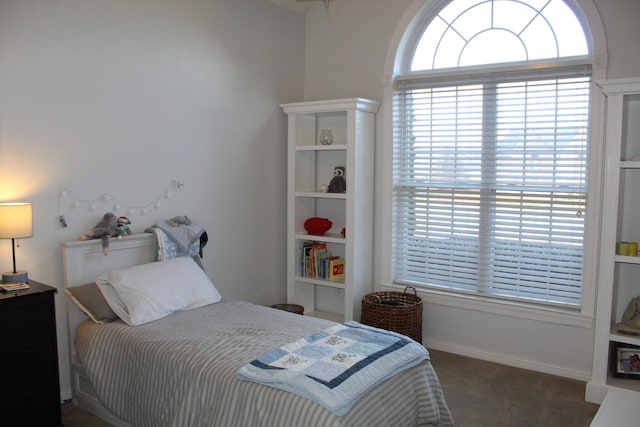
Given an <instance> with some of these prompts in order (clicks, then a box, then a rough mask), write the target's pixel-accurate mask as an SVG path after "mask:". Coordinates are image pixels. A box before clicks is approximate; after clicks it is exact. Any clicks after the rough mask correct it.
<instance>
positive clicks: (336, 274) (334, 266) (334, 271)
mask: <svg viewBox="0 0 640 427" xmlns="http://www.w3.org/2000/svg"><path fill="white" fill-rule="evenodd" d="M342 279H344V260H343V259H342V258H340V257H336V258H334V259H331V260H329V280H342Z"/></svg>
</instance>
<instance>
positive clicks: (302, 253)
mask: <svg viewBox="0 0 640 427" xmlns="http://www.w3.org/2000/svg"><path fill="white" fill-rule="evenodd" d="M281 107H282V109H283V111H284V112H285V113H286V114H287V118H288V154H287V164H288V170H287V177H288V179H287V302H288V303H289V304H299V305H302V306H304V308H305V315H311V316H315V317H321V318H324V319H330V320H334V321H339V322H344V321H348V320H359V318H360V310H361V301H362V296H364V295H365V294H367V293H369V292H371V290H372V246H373V214H372V212H373V143H374V130H375V114H376V112H377V110H378V104H377V103H376V102H374V101H370V100H367V99H362V98H352V99H338V100H328V101H316V102H299V103H293V104H283V105H281ZM321 130H330V131H331V133H332V134H333V143H332V144H331V145H321V144H320V143H319V142H318V137H319V135H320V131H321ZM336 167H344V168H345V176H344V178H345V180H346V191H345V192H344V193H334V192H328V191H326V190H327V188H328V186H329V184H330V183H331V180H332V178H333V173H334V169H335V168H336ZM312 217H320V218H327V219H329V220H330V221H331V222H332V227H331V229H330V230H329V231H328V232H327V233H325V234H324V235H323V236H313V235H309V234H307V233H306V231H305V230H304V222H305V221H306V220H307V219H309V218H312ZM342 229H345V235H344V237H343V236H342V234H341V230H342ZM311 243H316V244H321V245H322V249H321V250H320V251H319V252H316V255H314V256H313V257H311V255H310V252H311V251H310V248H309V246H310V244H311ZM324 251H326V252H324ZM317 254H320V255H317ZM311 259H313V260H314V261H313V262H314V264H312V267H311V268H309V264H310V263H311V261H310V260H311ZM332 259H338V261H342V262H343V265H342V269H343V272H344V278H342V279H337V280H325V279H322V278H321V277H323V275H324V274H327V273H328V271H333V270H332V268H331V267H328V266H329V265H330V264H329V261H331V260H332ZM336 264H337V268H338V269H339V268H340V267H339V265H340V262H336V263H332V264H331V265H334V266H335V265H336ZM318 265H320V266H321V267H320V268H319V269H318ZM310 272H311V273H310ZM314 275H316V276H314ZM310 276H311V277H310ZM326 277H328V274H327V276H326ZM338 277H339V276H338Z"/></svg>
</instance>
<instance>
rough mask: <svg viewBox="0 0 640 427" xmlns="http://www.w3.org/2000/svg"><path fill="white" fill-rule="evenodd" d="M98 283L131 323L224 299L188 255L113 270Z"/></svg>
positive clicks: (159, 317) (115, 309) (119, 311)
mask: <svg viewBox="0 0 640 427" xmlns="http://www.w3.org/2000/svg"><path fill="white" fill-rule="evenodd" d="M96 283H97V284H98V287H99V288H100V291H101V292H102V294H103V295H104V298H105V299H106V300H107V303H108V304H109V306H110V307H111V309H112V310H113V311H114V312H115V313H116V314H117V315H118V317H120V319H122V320H123V321H124V322H126V323H128V324H129V325H132V326H135V325H141V324H143V323H147V322H151V321H152V320H157V319H161V318H163V317H165V316H167V315H168V314H171V313H173V312H174V311H180V310H187V309H191V308H196V307H201V306H203V305H207V304H213V303H216V302H218V301H220V300H221V299H222V298H221V296H220V293H219V292H218V290H217V289H216V288H215V286H214V285H213V283H211V281H210V280H209V278H208V277H207V275H206V274H205V272H204V271H203V270H202V269H201V268H200V267H199V266H198V265H197V264H196V263H195V261H194V260H193V259H191V258H189V257H181V258H173V259H170V260H167V261H158V262H152V263H149V264H142V265H138V266H135V267H131V268H126V269H122V270H115V271H111V272H109V273H106V274H103V275H101V276H100V277H98V279H97V280H96Z"/></svg>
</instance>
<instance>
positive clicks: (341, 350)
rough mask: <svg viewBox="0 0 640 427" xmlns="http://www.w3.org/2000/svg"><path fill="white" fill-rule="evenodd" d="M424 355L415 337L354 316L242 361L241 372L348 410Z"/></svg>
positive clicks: (336, 409) (342, 411)
mask: <svg viewBox="0 0 640 427" xmlns="http://www.w3.org/2000/svg"><path fill="white" fill-rule="evenodd" d="M425 359H429V353H428V351H427V350H426V349H425V348H424V347H423V346H422V345H420V344H418V343H417V342H415V341H414V340H412V339H411V338H408V337H406V336H404V335H401V334H397V333H394V332H389V331H385V330H382V329H377V328H373V327H371V326H367V325H363V324H360V323H358V322H354V321H351V322H346V323H342V324H336V325H333V326H330V327H327V328H325V329H323V330H322V331H320V332H317V333H315V334H313V335H310V336H308V337H305V338H301V339H299V340H297V341H295V342H291V343H287V344H285V345H283V346H281V347H279V348H277V349H275V350H272V351H270V352H268V353H266V354H263V355H262V356H260V357H258V358H257V359H255V360H253V361H251V362H249V363H247V364H246V365H244V366H242V367H241V368H240V370H239V371H238V378H240V379H242V380H248V381H253V382H257V383H260V384H265V385H269V386H273V387H277V388H280V389H283V390H286V391H289V392H292V393H296V394H298V395H301V396H304V397H306V398H308V399H311V400H313V401H315V402H317V403H319V404H320V405H322V406H324V407H325V408H327V409H329V410H330V411H332V412H333V413H335V414H337V415H344V414H346V413H347V412H348V411H349V409H350V408H351V407H352V406H353V404H354V403H355V402H356V401H357V400H358V399H359V398H360V397H361V396H363V395H364V394H365V393H366V392H367V391H368V390H369V389H370V388H371V387H373V386H374V385H376V384H378V383H379V382H381V381H384V380H385V379H387V378H390V377H392V376H393V375H394V374H396V373H398V372H401V371H402V370H404V369H407V368H409V367H412V366H415V365H416V364H418V363H420V362H421V361H423V360H425Z"/></svg>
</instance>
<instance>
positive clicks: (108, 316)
mask: <svg viewBox="0 0 640 427" xmlns="http://www.w3.org/2000/svg"><path fill="white" fill-rule="evenodd" d="M64 292H65V293H66V294H67V295H68V296H69V298H71V301H73V303H74V304H75V305H77V306H78V308H79V309H80V310H82V311H83V312H84V314H86V315H87V316H88V317H89V319H91V320H92V321H93V322H94V323H99V324H101V323H107V322H113V321H114V320H118V315H117V314H116V313H115V312H114V311H113V310H112V309H111V307H110V306H109V304H108V303H107V300H106V299H104V296H103V295H102V292H100V289H99V288H98V285H97V284H96V283H86V284H84V285H80V286H74V287H72V288H66V289H65V290H64Z"/></svg>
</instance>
